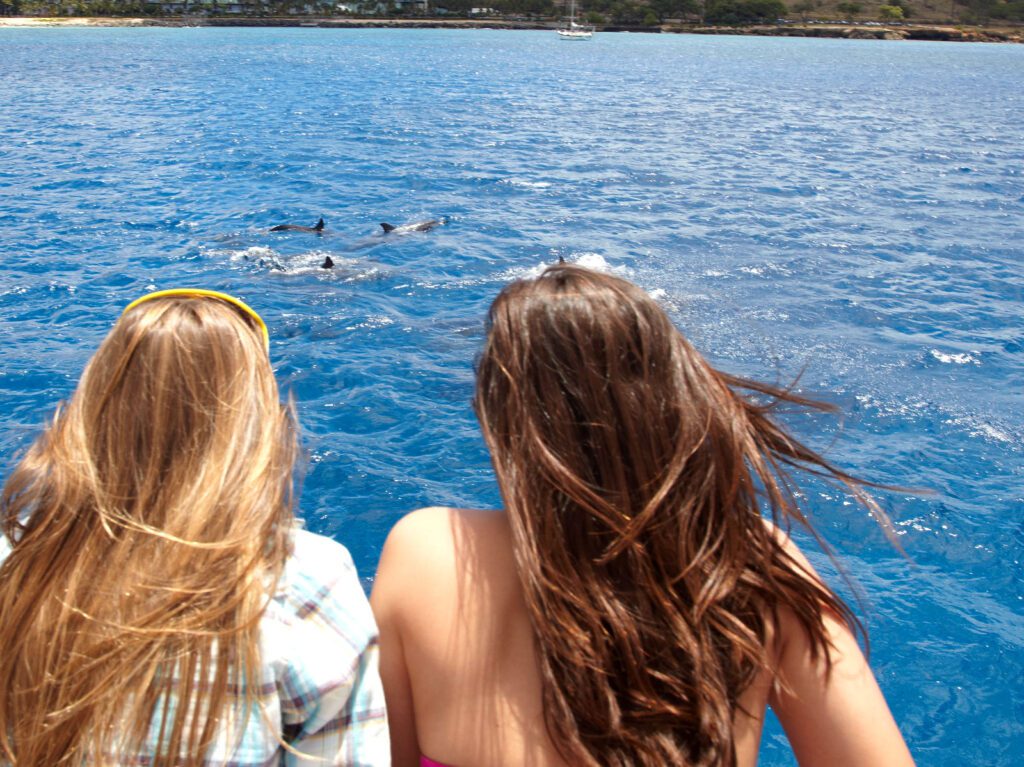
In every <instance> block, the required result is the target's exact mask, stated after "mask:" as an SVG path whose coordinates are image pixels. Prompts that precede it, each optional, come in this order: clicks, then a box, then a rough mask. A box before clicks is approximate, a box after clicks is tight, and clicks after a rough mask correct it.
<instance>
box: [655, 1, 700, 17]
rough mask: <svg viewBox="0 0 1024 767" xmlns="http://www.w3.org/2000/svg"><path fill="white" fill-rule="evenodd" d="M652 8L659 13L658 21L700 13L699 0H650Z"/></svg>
mask: <svg viewBox="0 0 1024 767" xmlns="http://www.w3.org/2000/svg"><path fill="white" fill-rule="evenodd" d="M650 6H651V10H652V11H653V12H654V13H656V14H657V15H658V21H664V20H665V19H681V18H683V17H685V16H691V15H693V16H696V15H698V14H699V13H700V4H699V3H698V2H697V0H650Z"/></svg>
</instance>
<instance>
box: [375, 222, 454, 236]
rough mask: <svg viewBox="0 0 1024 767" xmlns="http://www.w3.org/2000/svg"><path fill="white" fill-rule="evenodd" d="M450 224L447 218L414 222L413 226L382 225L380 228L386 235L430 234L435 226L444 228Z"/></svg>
mask: <svg viewBox="0 0 1024 767" xmlns="http://www.w3.org/2000/svg"><path fill="white" fill-rule="evenodd" d="M446 223H448V221H447V219H445V218H432V219H430V220H428V221H414V222H413V223H411V224H402V225H401V226H394V225H393V224H381V225H380V228H381V229H383V230H384V234H408V233H409V232H429V231H430V230H431V229H433V228H434V227H435V226H443V225H444V224H446Z"/></svg>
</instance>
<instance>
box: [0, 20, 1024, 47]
mask: <svg viewBox="0 0 1024 767" xmlns="http://www.w3.org/2000/svg"><path fill="white" fill-rule="evenodd" d="M559 26H560V22H557V21H506V20H502V19H486V20H483V19H481V20H477V19H451V20H448V19H426V18H423V19H338V18H308V17H272V18H252V17H225V16H217V17H182V16H173V17H172V16H166V17H134V18H130V17H109V16H108V17H103V16H67V17H59V18H56V17H29V16H0V28H15V27H20V28H39V27H75V28H90V27H304V28H320V29H526V30H553V29H556V28H558V27H559ZM598 31H600V32H640V33H646V34H659V33H661V34H696V35H755V36H762V37H826V38H839V39H847V40H932V41H945V42H970V43H1024V29H1022V28H1019V27H1017V28H1014V27H965V26H955V25H952V24H949V25H944V24H909V23H901V24H898V25H896V24H879V25H877V26H875V25H872V26H868V25H865V24H830V23H827V22H826V23H818V24H809V23H802V22H792V23H786V24H756V25H749V26H740V27H719V26H702V25H699V24H680V25H672V24H662V25H660V26H654V27H619V26H613V25H608V26H605V27H603V28H599V30H598Z"/></svg>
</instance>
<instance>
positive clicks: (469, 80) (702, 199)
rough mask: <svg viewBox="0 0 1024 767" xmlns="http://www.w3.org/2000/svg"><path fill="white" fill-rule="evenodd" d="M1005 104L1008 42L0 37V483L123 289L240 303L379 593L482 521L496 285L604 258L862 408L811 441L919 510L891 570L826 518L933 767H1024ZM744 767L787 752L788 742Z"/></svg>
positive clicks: (735, 342)
mask: <svg viewBox="0 0 1024 767" xmlns="http://www.w3.org/2000/svg"><path fill="white" fill-rule="evenodd" d="M1022 83H1024V46H1015V47H1014V46H995V45H992V46H985V45H954V44H942V43H937V44H929V43H887V42H866V41H865V42H860V41H838V40H784V39H756V38H738V37H716V38H705V37H693V36H671V37H669V36H664V37H662V36H640V35H612V34H604V35H599V36H598V37H596V38H595V39H594V40H592V41H591V42H590V43H588V44H583V45H568V44H566V43H560V42H559V41H558V39H557V38H556V36H555V35H554V34H553V33H531V32H518V33H509V32H495V31H478V32H468V31H457V32H455V31H452V32H448V31H435V30H425V31H384V30H380V31H377V30H358V31H337V30H306V29H301V30H263V29H251V30H249V29H243V30H231V31H222V30H213V29H140V30H108V29H88V30H51V29H39V30H24V29H10V30H0V243H2V252H3V258H2V262H0V334H2V335H0V344H2V347H0V348H2V358H0V418H2V423H3V427H4V428H3V429H2V432H0V438H2V443H0V446H2V449H3V455H4V465H5V466H6V467H8V468H9V467H10V465H11V464H12V462H13V460H14V459H15V457H16V455H17V454H18V451H19V450H21V449H23V448H24V447H25V446H26V445H27V444H28V442H29V441H30V440H31V439H32V437H33V436H34V435H35V434H37V433H38V431H39V428H40V426H41V424H42V423H43V421H44V419H45V418H46V417H47V414H48V413H49V412H51V410H52V408H53V406H54V404H55V403H56V402H57V401H58V400H60V399H62V398H64V397H66V396H67V395H68V394H69V393H70V391H71V390H72V388H73V387H74V385H75V381H76V379H77V376H78V374H79V372H80V370H81V368H82V366H83V364H84V363H85V361H86V359H87V358H88V356H89V355H90V353H91V352H92V351H93V350H94V349H95V347H96V345H97V344H98V342H99V341H100V339H101V338H102V337H103V336H104V334H105V333H106V332H107V330H108V329H109V328H110V326H111V323H112V322H113V321H114V319H115V318H116V317H117V315H118V313H119V311H120V309H121V308H122V307H123V306H124V305H125V304H127V303H128V302H129V301H130V300H131V299H132V298H135V297H136V296H138V295H140V294H142V293H143V292H145V291H148V290H151V289H154V288H163V287H170V286H176V285H183V284H184V285H201V286H206V287H211V288H220V289H224V290H228V291H231V292H233V293H236V294H238V295H240V296H242V297H244V299H245V300H247V301H249V302H251V303H252V304H253V305H254V306H255V307H257V308H258V309H259V310H260V311H261V312H262V313H263V314H264V316H265V317H266V319H267V321H268V323H269V325H270V328H271V334H272V339H273V341H272V352H271V353H272V357H273V361H274V364H275V367H276V369H277V370H278V372H279V375H280V380H281V382H282V383H283V385H284V387H285V388H286V389H288V390H290V391H291V392H292V393H293V394H294V396H295V398H296V400H297V402H298V408H299V411H300V416H301V420H302V423H303V426H304V429H305V440H306V445H307V447H308V457H309V460H308V469H307V474H306V478H305V484H304V491H303V495H302V501H301V506H302V512H303V514H304V516H305V517H306V519H307V520H308V524H309V526H310V527H311V528H313V529H314V530H317V531H319V532H323V533H327V534H329V535H332V536H334V537H336V538H338V539H339V540H341V541H342V542H344V543H345V544H346V545H347V546H348V547H349V548H350V549H351V550H352V552H353V554H354V556H355V559H356V562H357V564H358V566H359V568H360V571H361V573H362V574H363V576H364V577H365V578H366V579H367V582H369V578H370V577H371V576H372V573H373V570H374V567H375V564H376V560H377V557H378V555H379V552H380V548H381V544H382V541H383V539H384V536H385V534H386V532H387V530H388V528H389V527H390V526H391V525H392V524H393V523H394V521H395V520H396V519H398V517H399V516H400V515H401V514H402V513H403V512H405V511H407V510H409V509H413V508H415V507H417V506H421V505H424V504H453V505H456V504H457V505H468V506H494V505H497V504H498V502H499V501H498V493H497V490H496V487H495V484H494V479H493V476H492V474H491V471H490V468H489V466H488V462H487V456H486V453H485V450H484V447H483V445H482V442H481V439H480V435H479V432H478V429H477V427H476V424H475V422H474V420H473V417H472V414H471V412H470V407H469V400H470V397H471V392H472V380H473V369H472V364H473V359H474V355H475V354H476V353H477V352H478V350H479V348H480V344H481V339H482V328H483V316H484V312H485V309H486V307H487V305H488V303H489V302H490V300H491V299H492V298H493V297H494V295H495V294H496V292H497V291H498V289H499V288H500V287H501V286H502V285H503V284H505V283H506V282H507V281H509V280H510V279H513V278H515V277H519V276H523V275H527V274H533V273H536V272H537V270H538V269H539V268H540V267H541V265H543V264H545V263H550V262H552V261H555V260H557V259H558V257H559V256H562V257H564V258H566V259H567V260H568V261H578V262H581V263H585V264H589V265H592V266H595V267H596V268H602V269H607V270H610V271H611V272H613V273H616V274H621V275H624V276H626V277H628V278H629V279H632V280H634V281H636V282H638V283H639V284H640V285H642V286H643V287H644V288H645V289H647V290H648V291H650V292H651V294H652V295H654V296H655V297H657V298H658V300H659V301H661V302H662V304H663V305H664V306H665V308H666V309H667V310H668V311H669V312H670V313H671V315H672V316H673V317H674V318H675V319H676V321H677V322H678V323H679V325H680V326H681V327H682V328H683V329H684V331H685V332H686V333H687V334H688V335H689V336H690V337H691V338H692V339H693V340H694V342H695V343H696V344H697V345H698V346H699V348H700V349H702V350H703V351H704V352H705V353H706V354H707V355H708V356H709V357H711V358H712V359H713V360H714V361H715V362H716V363H717V364H718V365H720V366H721V367H723V368H725V369H727V370H729V371H732V372H735V373H739V374H744V375H748V376H755V377H762V378H767V379H769V380H772V381H780V382H788V381H791V380H792V379H793V378H794V377H795V376H797V375H799V374H801V372H802V379H801V384H800V385H801V387H803V389H805V390H807V391H811V392H818V393H824V394H825V395H827V397H828V398H829V399H831V400H832V401H834V402H836V403H837V404H839V405H840V406H841V407H842V408H843V410H844V411H845V413H846V416H845V419H844V420H843V421H842V423H839V422H834V421H829V420H822V419H813V420H808V419H804V420H802V421H801V420H799V419H795V420H794V421H793V423H792V425H793V426H794V427H795V428H797V429H798V430H800V431H802V433H804V434H806V435H807V436H808V438H809V439H810V440H811V441H812V443H813V444H814V445H815V446H817V447H820V448H822V449H825V450H827V452H828V455H829V456H830V457H832V458H833V459H835V460H836V461H837V462H840V463H841V464H842V465H845V466H847V467H849V468H851V469H852V470H853V471H854V473H856V474H859V475H862V476H865V477H869V478H872V479H875V480H878V481H881V482H887V483H898V484H901V485H909V486H915V487H925V488H930V489H931V490H932V491H933V494H932V495H928V496H913V495H905V494H886V495H885V496H884V502H885V504H886V506H887V508H888V509H889V511H890V513H891V515H892V518H893V521H894V523H895V527H896V530H897V531H898V535H899V540H900V543H901V544H902V546H903V547H904V549H905V551H906V553H907V555H908V557H909V561H908V559H904V558H902V557H901V556H900V555H899V554H898V553H896V552H895V551H894V550H893V549H892V548H891V547H890V545H889V544H888V543H887V542H886V541H885V540H884V538H883V536H882V535H881V534H880V532H879V531H878V528H877V526H876V524H875V523H874V522H873V521H872V520H870V519H869V518H868V517H867V515H866V514H865V512H863V511H862V510H860V509H859V508H858V507H856V506H854V505H852V504H851V503H850V502H849V499H847V498H844V497H843V496H842V495H841V494H839V493H837V492H835V491H832V490H829V489H827V488H824V487H821V486H818V485H810V486H809V487H808V495H809V499H808V500H809V504H810V506H811V509H812V511H813V512H814V518H815V520H816V522H817V524H818V526H819V528H820V529H821V531H822V532H823V533H824V534H825V536H826V537H827V538H828V540H830V541H831V542H832V543H833V544H834V545H835V546H836V548H837V549H838V551H839V553H840V559H841V562H842V563H843V564H844V565H845V567H846V568H847V569H848V570H849V572H850V574H851V575H852V577H853V579H854V581H855V582H856V583H857V584H858V585H859V586H860V588H861V589H862V590H863V592H864V593H865V596H866V605H865V608H864V614H865V615H866V618H867V623H868V626H869V628H870V630H871V637H872V640H873V641H872V650H873V663H874V666H875V668H876V671H877V674H878V676H879V679H880V682H881V684H882V687H883V688H884V690H885V692H886V695H887V696H888V699H889V701H890V703H891V706H892V709H893V711H894V713H895V715H896V718H897V719H898V721H899V722H900V724H901V726H902V728H903V730H904V732H905V733H906V737H907V739H908V741H909V742H910V744H911V747H912V749H913V751H914V753H915V755H916V757H917V758H918V760H919V763H920V764H922V765H950V766H951V767H952V766H953V765H956V766H957V767H959V766H960V765H981V764H984V765H996V764H998V765H1011V764H1016V763H1017V762H1018V761H1019V759H1020V755H1021V753H1024V724H1022V722H1024V693H1022V691H1021V680H1022V679H1024V586H1022V578H1021V557H1022V550H1024V482H1022V477H1024V470H1022V466H1024V462H1022V439H1024V419H1022V416H1024V399H1022V384H1024V364H1022V363H1024V322H1022V316H1021V308H1022V302H1021V298H1022V287H1024V275H1022V268H1021V267H1022V260H1024V259H1022V256H1024V224H1022V221H1024V218H1022V214H1024V129H1022V124H1024V87H1022ZM320 216H323V217H324V218H325V219H326V220H327V227H328V229H329V230H331V232H330V233H329V234H328V235H327V236H324V237H321V238H317V237H315V236H311V235H307V234H296V233H285V234H270V233H268V231H267V230H268V228H269V227H270V226H272V225H274V224H278V223H282V222H291V223H299V224H306V225H311V224H313V223H314V222H315V221H316V219H317V218H318V217H320ZM439 216H447V217H449V218H448V223H447V224H446V225H445V226H442V227H440V228H437V229H435V230H434V231H431V232H427V233H418V234H413V235H409V236H406V237H399V238H388V239H384V238H382V237H380V236H379V234H378V232H379V229H378V223H379V222H381V221H389V222H391V223H394V224H401V223H406V222H409V221H415V220H420V219H428V218H435V217H439ZM327 255H330V256H331V257H332V259H333V260H334V261H335V263H336V264H337V266H336V268H335V269H334V270H332V271H324V270H321V269H319V268H318V265H319V263H320V262H321V261H323V259H324V257H325V256H327ZM812 558H813V560H814V561H815V563H816V564H817V565H819V566H820V567H821V569H822V570H823V571H825V572H826V573H827V574H832V576H833V577H832V580H833V582H835V583H837V585H838V584H840V583H841V582H840V581H839V580H838V579H836V578H835V577H834V568H833V567H832V566H830V564H829V563H828V560H827V559H826V558H825V557H824V556H823V555H821V554H818V553H817V552H815V553H814V554H813V555H812ZM844 593H849V591H848V590H847V591H844ZM410 596H411V597H412V598H415V595H410ZM865 736H866V737H869V736H870V733H865ZM762 763H763V764H766V765H788V764H792V763H793V758H792V756H791V755H790V754H789V751H788V749H787V747H786V745H785V740H784V736H783V735H782V734H781V731H780V729H779V728H778V726H777V725H776V724H774V723H773V724H771V726H770V728H769V730H768V733H767V735H766V737H765V743H764V749H763V759H762Z"/></svg>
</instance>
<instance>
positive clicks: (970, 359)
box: [929, 349, 981, 365]
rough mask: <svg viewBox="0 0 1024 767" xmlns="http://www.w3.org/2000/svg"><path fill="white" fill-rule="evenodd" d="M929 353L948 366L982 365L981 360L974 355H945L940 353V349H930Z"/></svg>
mask: <svg viewBox="0 0 1024 767" xmlns="http://www.w3.org/2000/svg"><path fill="white" fill-rule="evenodd" d="M929 353H930V354H931V355H932V357H934V358H935V359H937V360H938V361H939V362H943V363H945V364H947V365H949V364H953V365H980V364H981V360H979V359H978V358H977V357H975V356H974V355H973V354H968V353H964V354H945V353H944V352H940V351H939V350H938V349H930V350H929Z"/></svg>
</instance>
